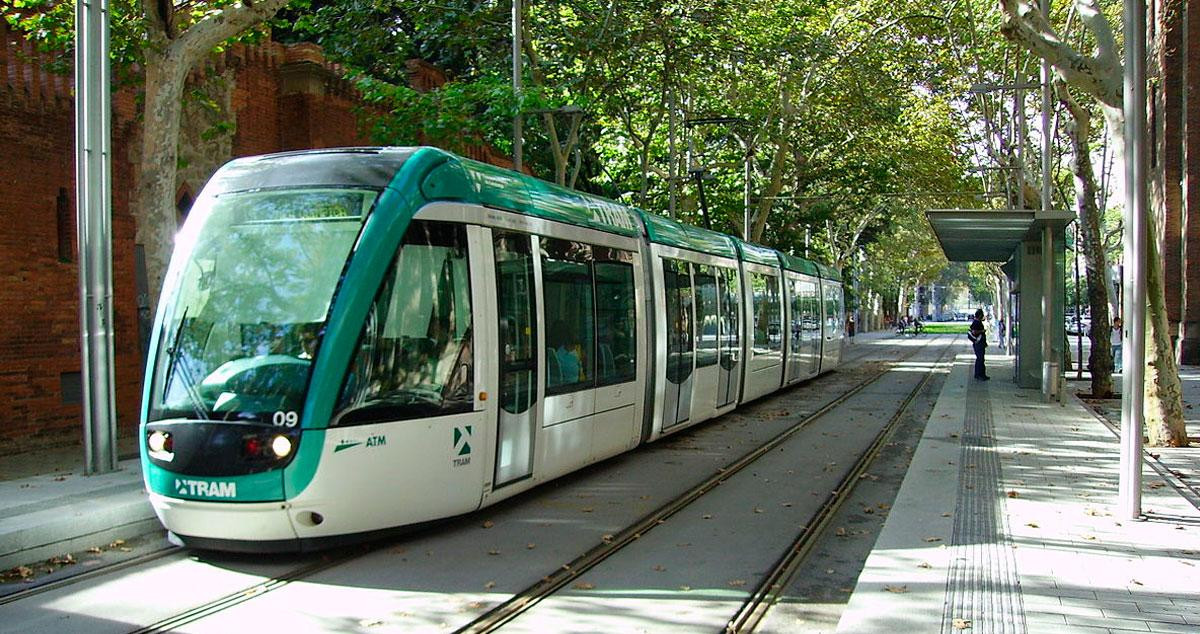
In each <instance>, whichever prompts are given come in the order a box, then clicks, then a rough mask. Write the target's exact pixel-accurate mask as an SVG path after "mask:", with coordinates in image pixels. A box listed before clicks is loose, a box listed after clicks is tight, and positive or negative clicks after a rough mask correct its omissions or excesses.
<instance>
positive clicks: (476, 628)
mask: <svg viewBox="0 0 1200 634" xmlns="http://www.w3.org/2000/svg"><path fill="white" fill-rule="evenodd" d="M933 341H934V342H935V345H942V344H941V342H940V341H939V340H938V339H935V340H933ZM924 348H925V347H924V346H922V347H917V348H914V349H913V350H912V351H911V352H910V353H908V354H906V355H902V356H901V357H900V358H897V359H894V360H889V361H884V363H887V364H896V363H903V362H905V361H907V360H909V359H911V358H912V357H913V356H915V355H916V354H919V353H920V351H921V350H922V349H924ZM869 354H870V351H869V350H867V351H864V352H863V353H861V354H859V355H856V357H855V360H860V359H862V358H864V357H866V356H868V355H869ZM886 375H887V371H886V370H884V371H881V372H877V373H872V375H871V376H869V377H867V378H865V379H864V380H862V381H859V382H858V383H857V384H855V385H853V386H852V387H851V388H850V389H848V390H846V391H845V392H843V393H842V394H840V395H838V396H837V397H836V398H834V399H833V400H831V401H829V402H827V403H826V404H824V405H823V406H821V407H820V408H819V409H817V410H816V411H814V412H812V413H811V414H809V415H807V416H806V417H805V418H804V419H802V420H801V421H799V422H797V423H795V424H793V425H792V426H790V427H788V428H787V429H785V430H784V431H783V432H781V433H779V434H777V435H776V436H774V437H773V438H771V439H770V440H768V441H767V442H765V443H764V444H761V445H759V446H758V447H757V448H756V449H754V450H752V451H750V452H748V453H746V454H744V455H742V456H741V457H739V458H737V459H735V460H733V461H732V462H730V463H728V464H726V465H725V466H724V467H721V468H719V469H718V470H717V471H716V472H715V473H713V474H712V475H711V476H710V477H709V478H707V479H706V480H705V481H704V482H701V483H700V484H698V485H696V486H694V487H692V488H691V489H689V490H688V491H686V492H685V493H683V494H682V495H679V496H677V497H676V498H674V499H672V500H671V501H669V502H667V503H666V504H663V505H661V506H660V507H659V508H657V509H655V510H654V511H652V512H650V513H648V514H646V515H645V516H644V517H642V518H641V519H640V520H638V521H636V522H634V523H633V524H631V525H629V526H628V527H626V528H625V529H624V530H622V531H619V532H616V533H614V534H613V535H612V536H611V537H610V536H607V535H606V536H605V538H604V540H603V542H602V543H600V544H597V545H596V546H595V547H593V548H592V549H590V550H588V551H587V552H586V553H584V554H583V555H582V556H580V557H578V558H576V559H575V560H573V561H571V562H569V563H567V564H564V565H562V566H561V567H560V568H558V569H556V570H554V571H551V572H550V573H549V574H547V575H545V577H543V578H542V580H541V581H540V582H539V583H537V584H534V585H532V586H530V587H529V588H526V589H525V590H524V591H521V592H518V593H516V594H515V595H513V596H512V598H511V599H509V600H508V601H505V602H504V603H502V604H500V605H499V606H497V607H496V608H494V609H492V610H489V611H488V612H486V613H484V614H483V615H481V616H480V617H478V618H476V619H475V620H473V621H471V622H470V623H468V624H467V625H466V626H463V627H461V628H460V629H459V630H458V631H460V632H487V631H494V630H495V629H498V628H500V627H502V626H503V625H504V624H505V623H507V622H509V621H511V620H512V619H514V618H516V617H517V616H519V615H521V614H522V613H524V612H526V611H528V610H529V609H530V608H532V607H533V606H534V605H536V604H537V603H538V602H539V601H541V600H542V599H543V598H545V597H547V596H550V595H552V594H553V593H554V592H556V591H558V590H560V589H562V588H563V587H564V586H566V585H568V584H570V583H571V582H572V581H574V580H575V579H577V578H578V576H579V575H581V574H583V573H584V572H586V571H587V570H589V569H591V568H594V567H595V566H596V565H598V564H600V563H601V562H603V561H604V560H605V559H608V558H609V557H610V556H612V555H613V554H616V553H617V552H620V551H621V550H622V549H623V548H625V547H627V546H628V545H629V544H632V543H634V542H635V541H637V540H638V539H639V538H640V537H641V536H643V535H644V534H646V533H647V532H649V531H651V530H653V529H654V528H655V527H656V526H658V525H659V524H662V523H663V522H664V521H665V520H666V519H667V518H669V517H671V516H672V515H675V514H676V513H678V512H679V511H680V510H682V509H685V508H687V507H688V506H689V505H690V504H692V503H694V502H695V501H696V500H698V499H700V498H702V497H703V496H704V495H705V494H706V493H707V492H709V491H711V490H712V489H714V488H715V487H717V486H719V485H720V484H721V483H722V482H725V481H727V480H728V479H729V478H730V477H732V476H733V475H734V474H736V473H737V472H739V471H742V470H744V469H745V468H746V467H748V466H750V465H752V464H754V462H755V461H756V460H758V459H759V458H760V457H762V456H764V455H766V454H767V453H769V452H770V451H772V450H773V449H775V448H776V447H778V446H779V445H781V444H783V443H784V442H785V441H787V440H788V439H789V438H791V437H792V436H793V435H794V434H795V433H797V432H798V431H799V430H801V429H803V428H804V427H806V426H808V425H809V424H811V423H812V422H813V421H815V420H817V419H819V418H821V417H823V416H825V415H827V414H828V413H829V412H830V411H831V410H833V409H834V408H836V407H837V406H838V405H841V404H844V403H846V402H847V401H848V400H850V399H851V398H853V397H854V396H855V395H856V394H858V393H860V392H861V391H862V390H864V389H866V388H867V387H868V386H870V385H871V384H873V383H875V382H876V381H878V380H879V379H880V378H882V377H883V376H886ZM924 384H925V381H923V382H922V386H923V385H924ZM918 391H919V390H918ZM911 398H912V397H911V396H910V397H909V399H907V400H906V403H907V401H908V400H911ZM883 438H886V434H885V433H883V432H881V433H880V439H883ZM881 442H882V440H879V439H877V442H876V444H877V445H878V444H879V443H881ZM833 497H834V498H839V499H840V496H837V495H834V496H833ZM809 532H810V533H811V534H813V535H815V534H816V533H818V532H819V531H816V530H813V531H809ZM393 545H394V543H393V542H391V541H390V540H389V541H377V542H372V543H368V544H364V545H360V546H357V547H353V548H346V549H341V550H335V551H327V552H325V553H322V554H321V556H320V558H319V559H318V560H316V561H312V560H309V561H305V562H304V563H303V564H301V565H299V566H295V567H293V568H291V569H290V570H288V571H286V572H283V573H281V574H276V575H272V576H271V577H269V578H267V579H265V580H263V581H260V582H257V583H254V584H252V585H248V586H242V587H238V588H237V589H235V590H233V591H231V592H226V593H224V594H222V595H221V596H219V597H217V598H215V599H211V600H208V601H205V602H204V603H202V604H200V605H197V606H195V607H192V608H190V609H187V610H183V611H180V612H178V613H176V614H173V615H171V616H169V617H166V618H162V619H159V620H157V621H155V622H153V623H150V624H148V625H145V626H142V627H139V628H137V629H134V630H131V631H134V632H139V633H150V632H165V631H172V630H175V629H178V628H180V627H183V626H185V625H187V624H189V623H194V622H196V621H199V620H201V619H204V618H206V617H208V616H211V615H214V614H217V613H220V612H222V611H224V610H227V609H230V608H232V607H234V606H237V605H240V604H243V603H246V602H249V601H252V600H254V599H256V598H259V597H262V596H264V595H266V594H268V593H271V592H274V591H277V590H280V589H282V588H285V587H287V586H289V585H291V584H293V583H295V582H297V581H302V580H304V579H307V578H310V577H313V576H314V575H317V574H319V573H321V572H323V571H326V570H330V569H333V568H337V567H338V566H341V565H344V564H347V563H350V562H352V561H354V560H356V559H360V558H362V557H365V556H367V555H370V554H371V553H373V552H376V551H378V550H381V549H384V548H388V547H390V546H393ZM179 552H180V549H175V548H172V549H165V550H163V551H158V552H155V553H149V554H147V555H145V556H142V557H138V558H134V559H131V560H127V561H126V562H121V563H120V564H118V565H115V566H110V567H105V568H98V569H95V570H92V571H89V572H88V573H86V574H84V575H78V576H74V577H70V578H67V579H62V580H59V581H57V582H52V583H49V584H44V585H42V586H38V587H36V588H31V589H30V590H28V591H22V592H18V593H14V594H12V595H9V596H6V597H3V598H0V605H4V604H7V603H13V602H16V601H19V600H21V599H23V598H27V597H30V596H34V595H36V594H41V593H43V592H49V591H51V590H58V589H62V588H65V587H67V586H69V585H72V584H74V583H79V582H82V581H86V580H90V579H94V578H96V577H98V576H102V575H104V574H108V573H113V572H118V571H121V570H126V569H129V568H132V567H134V566H137V565H139V564H143V563H149V562H152V561H154V560H156V559H159V558H162V557H166V556H169V555H172V554H177V553H179ZM778 578H779V579H782V580H783V581H786V577H782V576H781V577H778ZM777 583H778V582H777ZM755 594H759V592H757V591H756V593H755ZM763 596H764V597H766V598H765V599H763V600H760V601H759V603H760V604H763V602H764V601H766V602H767V603H768V604H769V600H770V596H771V595H770V593H763ZM752 613H753V612H752ZM741 631H744V630H741Z"/></svg>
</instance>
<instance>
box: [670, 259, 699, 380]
mask: <svg viewBox="0 0 1200 634" xmlns="http://www.w3.org/2000/svg"><path fill="white" fill-rule="evenodd" d="M663 290H664V292H665V294H666V300H667V302H666V303H667V305H666V308H667V315H666V317H667V380H668V381H670V382H672V383H683V382H684V381H685V380H687V378H688V377H690V376H691V375H692V354H693V350H694V346H695V341H694V339H693V328H692V280H691V276H690V269H689V265H688V263H687V262H681V261H679V260H667V259H664V260H663Z"/></svg>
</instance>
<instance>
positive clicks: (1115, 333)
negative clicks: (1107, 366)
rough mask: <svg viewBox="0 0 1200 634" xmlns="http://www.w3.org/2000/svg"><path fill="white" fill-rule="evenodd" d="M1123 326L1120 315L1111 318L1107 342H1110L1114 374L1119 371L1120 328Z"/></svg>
mask: <svg viewBox="0 0 1200 634" xmlns="http://www.w3.org/2000/svg"><path fill="white" fill-rule="evenodd" d="M1124 326H1125V323H1124V322H1122V321H1121V318H1120V317H1117V318H1116V319H1113V322H1112V330H1111V331H1110V332H1111V335H1110V337H1111V339H1110V340H1109V342H1110V343H1111V344H1112V351H1113V372H1114V373H1116V374H1120V373H1121V330H1122V329H1123V328H1124Z"/></svg>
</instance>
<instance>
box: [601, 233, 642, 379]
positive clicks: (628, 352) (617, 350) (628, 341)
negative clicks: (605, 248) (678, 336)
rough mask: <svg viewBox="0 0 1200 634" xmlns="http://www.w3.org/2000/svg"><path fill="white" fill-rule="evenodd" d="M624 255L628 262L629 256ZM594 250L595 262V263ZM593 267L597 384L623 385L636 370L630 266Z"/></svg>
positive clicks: (634, 323) (613, 264) (631, 273)
mask: <svg viewBox="0 0 1200 634" xmlns="http://www.w3.org/2000/svg"><path fill="white" fill-rule="evenodd" d="M621 253H626V254H627V255H629V256H630V258H631V259H632V255H633V254H631V253H628V252H621ZM599 256H600V253H599V249H597V260H599ZM595 267H596V351H597V355H596V356H597V359H596V360H597V363H598V365H599V367H598V368H597V370H598V373H597V380H598V382H599V384H600V385H611V384H614V383H626V382H629V381H632V380H633V379H634V375H635V373H636V370H637V339H636V336H635V333H636V332H637V325H636V311H635V306H634V295H633V264H630V263H627V262H620V261H617V262H600V261H597V262H596V263H595Z"/></svg>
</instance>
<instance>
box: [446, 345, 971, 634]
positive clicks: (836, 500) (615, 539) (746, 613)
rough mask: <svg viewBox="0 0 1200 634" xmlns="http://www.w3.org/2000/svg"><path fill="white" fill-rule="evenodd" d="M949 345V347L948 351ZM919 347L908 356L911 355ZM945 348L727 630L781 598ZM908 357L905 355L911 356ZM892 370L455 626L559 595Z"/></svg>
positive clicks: (491, 620)
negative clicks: (790, 579) (498, 603)
mask: <svg viewBox="0 0 1200 634" xmlns="http://www.w3.org/2000/svg"><path fill="white" fill-rule="evenodd" d="M948 349H949V348H947V350H948ZM919 350H920V349H918V350H917V351H914V352H913V353H912V354H910V355H908V357H907V358H911V357H912V356H914V355H915V354H917V352H919ZM945 354H946V350H943V352H942V354H941V355H940V357H939V363H938V364H937V365H936V366H935V368H934V369H931V370H930V372H928V373H926V375H925V377H924V378H923V379H922V380H921V382H920V383H919V384H918V385H917V387H916V388H914V389H913V390H912V391H911V392H910V393H909V394H908V396H907V397H906V398H905V399H904V401H903V402H902V404H901V406H900V408H899V409H898V410H897V412H896V414H895V415H894V416H893V417H892V418H891V419H890V420H889V421H888V423H887V424H886V425H884V427H883V428H882V429H881V430H880V432H879V433H878V434H877V436H876V438H875V440H874V441H873V442H872V444H871V446H870V448H869V449H868V450H867V452H866V453H864V454H863V455H862V456H861V457H860V458H859V460H858V461H857V462H856V464H855V465H854V467H852V468H851V470H850V471H849V472H848V473H847V474H846V476H845V477H844V478H843V479H842V481H841V483H840V484H839V485H838V487H837V489H835V490H834V491H833V492H831V493H830V495H829V497H828V499H827V501H826V502H825V503H824V504H823V505H822V507H821V509H820V510H819V511H818V515H817V517H816V519H815V520H814V522H811V523H809V524H808V528H806V529H805V530H802V531H801V532H800V534H799V536H798V537H797V539H796V541H795V542H793V544H792V547H791V548H790V549H789V550H788V552H787V553H785V555H784V556H783V557H782V558H781V559H780V560H779V562H777V564H776V565H775V566H774V567H773V569H772V571H771V572H770V573H769V574H768V575H766V576H765V577H764V580H763V583H762V584H760V586H759V587H758V588H757V589H755V591H754V592H753V593H752V594H751V597H750V599H749V600H748V601H747V602H746V603H745V604H744V605H743V607H742V609H741V610H739V612H738V614H737V615H736V616H735V617H734V618H733V619H731V620H730V622H729V624H728V625H727V626H726V631H727V632H747V631H751V630H752V629H753V627H754V625H755V624H757V623H758V621H759V620H760V619H761V618H762V616H763V614H764V613H765V610H766V608H767V607H769V606H770V604H771V603H772V602H773V601H774V600H775V599H776V598H777V597H778V593H779V591H781V590H782V589H783V588H784V587H785V586H786V583H787V580H788V579H789V578H790V576H791V574H792V573H793V572H794V571H795V569H796V568H797V567H798V566H799V563H800V562H801V561H802V560H803V557H804V555H805V554H807V552H808V549H809V548H810V546H811V544H812V543H813V541H814V540H815V538H816V537H817V536H819V535H820V533H821V530H822V529H823V528H824V525H825V524H826V523H827V522H828V519H829V518H830V517H832V516H833V514H834V513H835V512H836V511H837V509H838V507H839V506H840V504H841V502H842V500H844V499H845V497H846V494H847V493H849V491H850V490H851V489H852V488H853V486H854V484H855V483H856V482H857V480H858V477H859V475H861V474H862V473H864V471H865V469H866V467H867V466H868V465H869V464H870V462H871V460H872V459H873V458H874V456H875V455H876V454H877V453H878V451H879V448H880V447H882V446H883V444H884V443H885V442H886V440H887V437H888V436H889V435H890V433H891V430H892V429H894V428H895V424H896V421H898V420H900V418H901V416H902V415H903V414H904V412H905V411H906V410H907V407H908V404H909V403H911V402H912V400H913V399H914V398H915V397H916V396H917V394H919V393H920V392H921V391H922V390H923V389H924V388H925V386H926V385H927V384H928V382H929V379H930V378H931V377H932V376H933V373H934V371H935V370H936V368H937V367H940V366H941V363H940V360H941V359H942V358H944V357H945ZM907 358H906V359H905V360H907ZM886 375H887V371H884V372H880V373H878V374H875V375H873V376H871V377H869V378H867V379H866V380H864V381H862V382H860V383H858V384H857V385H855V386H854V387H853V388H851V389H850V390H848V391H846V392H845V393H843V394H842V395H840V396H838V397H837V398H835V399H834V400H832V401H830V402H829V403H826V404H825V405H824V406H822V407H821V408H819V409H818V410H816V411H815V412H813V413H811V414H809V415H807V416H805V417H804V418H803V419H801V420H800V421H798V422H797V423H795V424H794V425H792V426H791V427H789V428H787V429H786V430H785V431H783V432H782V433H780V434H778V435H776V436H775V437H774V438H772V439H771V440H769V441H767V442H766V443H765V444H763V445H760V446H759V447H758V448H756V449H754V450H753V451H750V452H748V453H746V454H744V455H743V456H741V457H740V458H738V459H737V460H735V461H733V462H731V463H729V464H727V465H726V466H724V467H722V468H720V469H718V470H717V472H716V473H714V474H713V475H712V476H710V477H709V478H708V479H706V480H705V481H703V482H701V483H700V484H698V485H696V486H695V487H693V488H691V489H689V490H688V491H686V492H684V493H683V494H681V495H679V496H678V497H676V498H674V499H672V500H670V501H669V502H667V503H666V504H663V505H662V506H660V507H659V508H657V509H655V510H654V511H652V512H650V513H649V514H647V515H645V516H643V517H642V518H641V519H640V520H639V521H637V522H636V523H634V524H632V525H630V526H629V527H627V528H626V529H625V530H623V531H621V532H620V533H617V534H615V535H612V536H611V537H610V538H606V539H605V540H604V541H603V542H602V543H601V544H598V545H596V546H595V547H594V548H592V549H591V550H589V551H588V552H586V553H584V554H583V555H582V556H580V557H578V558H576V559H574V560H572V561H571V562H569V563H566V564H564V565H562V567H560V568H558V569H557V570H553V571H550V572H548V573H547V574H546V575H545V576H544V577H542V580H541V581H539V582H538V583H536V584H534V585H532V586H530V587H528V588H526V589H525V590H523V591H521V592H519V593H517V594H516V595H514V596H513V597H512V598H511V599H509V600H508V601H505V602H504V603H501V604H500V605H498V606H496V607H495V608H493V609H491V610H489V611H488V612H486V613H484V614H483V615H481V616H479V617H478V618H476V619H475V620H474V621H471V622H470V623H468V624H467V625H465V626H463V627H461V628H459V629H458V630H456V632H457V633H458V634H482V633H486V632H494V631H497V630H499V629H501V628H502V627H503V626H504V625H505V624H507V623H509V622H511V621H512V620H514V619H516V618H517V617H519V616H521V615H522V614H524V613H526V612H528V611H529V610H531V609H532V608H533V607H534V606H536V605H537V604H538V603H539V602H540V601H542V600H544V599H546V598H548V597H550V596H552V595H554V594H555V593H556V592H558V591H560V590H562V589H563V588H566V587H567V586H569V585H570V584H571V583H572V582H574V581H576V580H577V579H578V578H579V577H580V576H581V575H582V574H584V573H586V572H587V571H589V570H591V569H593V568H595V567H596V566H597V565H599V564H600V563H602V562H604V561H605V560H606V559H608V558H610V557H612V556H613V555H615V554H617V553H618V552H620V551H621V550H623V549H625V548H626V547H628V546H629V545H631V544H633V543H634V542H636V541H637V540H639V539H641V538H642V537H643V536H644V535H646V534H647V533H648V532H650V531H652V530H654V529H655V528H656V527H657V526H660V525H662V524H663V523H664V522H665V521H666V520H667V519H668V518H670V517H671V516H673V515H675V514H677V513H679V512H680V511H682V510H683V509H686V508H688V507H689V506H691V505H692V504H694V503H695V502H696V501H697V500H699V499H701V498H702V497H703V496H704V495H705V494H707V493H709V492H710V491H712V490H713V489H714V488H716V487H717V486H719V485H720V484H722V483H723V482H726V481H728V480H729V479H730V478H732V477H733V476H734V475H736V474H737V473H739V472H741V471H743V470H744V469H746V468H747V467H750V466H752V465H754V464H755V463H756V462H757V461H758V460H759V459H760V458H762V457H763V456H764V455H766V454H768V453H770V452H771V451H772V450H774V449H775V448H777V447H779V446H780V445H782V444H783V443H784V442H786V441H787V440H788V439H790V438H791V437H793V436H794V435H795V434H796V433H797V432H799V431H800V430H802V429H804V428H805V427H807V426H809V425H811V424H812V423H813V422H814V421H817V420H819V419H821V418H822V417H824V416H826V415H827V414H828V413H829V412H831V411H832V410H834V409H835V408H836V407H837V406H839V405H841V404H843V403H845V402H847V401H848V400H849V399H850V398H852V397H853V396H855V395H856V394H858V393H859V392H861V391H862V390H864V389H866V388H867V387H868V386H870V385H871V384H873V383H874V382H876V381H878V380H879V379H880V378H882V377H884V376H886Z"/></svg>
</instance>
